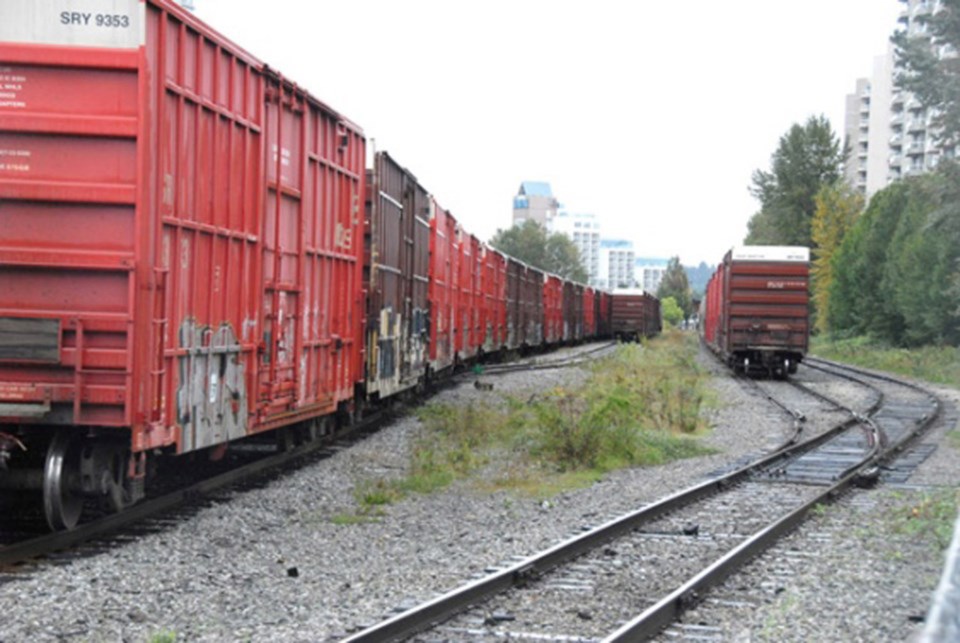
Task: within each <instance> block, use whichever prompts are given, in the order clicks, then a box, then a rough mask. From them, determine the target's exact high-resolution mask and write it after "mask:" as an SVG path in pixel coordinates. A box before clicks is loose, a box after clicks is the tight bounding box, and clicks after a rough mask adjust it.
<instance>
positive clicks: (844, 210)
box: [810, 181, 864, 332]
mask: <svg viewBox="0 0 960 643" xmlns="http://www.w3.org/2000/svg"><path fill="white" fill-rule="evenodd" d="M814 201H815V203H816V211H815V212H814V215H813V223H812V236H813V244H814V248H815V249H814V251H813V257H814V258H813V266H812V267H811V269H810V272H811V274H812V276H813V283H812V287H813V302H814V309H815V310H816V313H817V315H816V328H817V330H819V331H821V332H825V331H827V330H828V329H829V323H828V320H829V316H830V314H829V307H830V286H831V284H832V283H833V255H834V253H835V252H836V251H837V249H838V248H839V247H840V244H841V242H842V241H843V238H844V237H845V236H846V234H847V231H848V230H849V229H850V227H851V226H852V225H853V223H854V221H856V219H857V217H858V216H859V215H860V213H861V212H862V211H863V205H864V202H863V196H861V195H860V194H859V193H858V192H855V191H854V190H853V188H851V187H850V185H849V184H848V183H847V182H846V181H838V182H836V183H833V184H831V185H825V186H823V187H822V188H820V191H819V192H818V193H817V196H816V198H815V199H814Z"/></svg>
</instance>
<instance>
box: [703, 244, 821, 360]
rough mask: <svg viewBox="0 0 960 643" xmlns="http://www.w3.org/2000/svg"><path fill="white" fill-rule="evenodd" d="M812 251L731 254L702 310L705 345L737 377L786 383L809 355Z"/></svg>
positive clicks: (762, 249)
mask: <svg viewBox="0 0 960 643" xmlns="http://www.w3.org/2000/svg"><path fill="white" fill-rule="evenodd" d="M809 270H810V250H809V249H808V248H804V247H797V246H741V247H736V248H733V249H732V250H730V251H729V252H728V253H727V254H726V255H725V256H724V258H723V262H722V263H721V264H720V266H718V267H717V271H716V272H715V273H714V274H713V277H711V278H710V282H709V283H708V284H707V292H706V296H705V297H704V300H703V302H702V304H701V308H702V314H701V320H700V332H701V335H702V337H703V340H704V342H705V343H706V344H707V346H709V347H710V348H711V349H712V350H713V351H714V352H715V353H717V354H718V355H719V356H720V358H721V359H723V360H724V361H725V362H726V363H727V364H728V365H730V366H731V367H732V368H733V369H734V370H736V371H738V372H746V373H763V374H769V375H771V376H775V377H781V378H783V377H786V376H787V375H788V374H790V373H795V372H796V370H797V365H798V364H799V363H800V362H801V361H802V360H803V358H804V356H805V355H806V353H807V349H808V344H809V336H810V324H809V315H810V311H809V294H808V291H809Z"/></svg>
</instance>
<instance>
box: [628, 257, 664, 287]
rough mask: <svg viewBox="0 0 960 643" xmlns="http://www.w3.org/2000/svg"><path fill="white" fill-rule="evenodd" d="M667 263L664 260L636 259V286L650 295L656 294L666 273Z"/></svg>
mask: <svg viewBox="0 0 960 643" xmlns="http://www.w3.org/2000/svg"><path fill="white" fill-rule="evenodd" d="M667 263H668V261H667V260H666V259H656V260H652V259H644V258H639V259H637V260H636V265H635V267H634V275H635V276H636V279H637V285H638V286H640V287H641V288H643V289H644V290H645V291H646V292H648V293H650V294H653V295H655V294H657V291H658V290H660V282H661V281H663V275H664V274H666V272H667Z"/></svg>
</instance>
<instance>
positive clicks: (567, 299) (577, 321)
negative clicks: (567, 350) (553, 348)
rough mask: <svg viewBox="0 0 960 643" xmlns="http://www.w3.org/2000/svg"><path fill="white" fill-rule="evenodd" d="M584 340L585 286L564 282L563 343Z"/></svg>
mask: <svg viewBox="0 0 960 643" xmlns="http://www.w3.org/2000/svg"><path fill="white" fill-rule="evenodd" d="M582 339H583V284H578V283H574V282H572V281H564V282H563V341H565V342H567V343H572V342H579V341H580V340H582Z"/></svg>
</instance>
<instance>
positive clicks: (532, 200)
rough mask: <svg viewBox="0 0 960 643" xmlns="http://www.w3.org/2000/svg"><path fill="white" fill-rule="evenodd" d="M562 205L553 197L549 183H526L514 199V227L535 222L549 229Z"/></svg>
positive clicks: (521, 186) (522, 184) (521, 185)
mask: <svg viewBox="0 0 960 643" xmlns="http://www.w3.org/2000/svg"><path fill="white" fill-rule="evenodd" d="M559 207H560V203H559V202H558V201H557V199H556V198H554V196H553V191H552V190H551V189H550V184H549V183H544V182H543V181H524V182H523V183H521V184H520V190H519V191H518V192H517V196H515V197H513V225H523V222H524V221H527V220H533V221H536V222H537V223H539V224H540V225H542V226H544V227H547V226H549V224H550V222H551V221H552V220H553V218H554V217H555V216H557V210H558V209H559Z"/></svg>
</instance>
